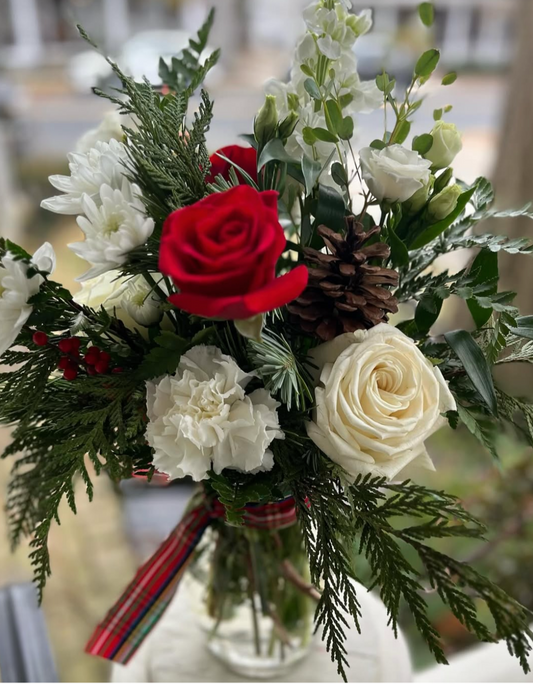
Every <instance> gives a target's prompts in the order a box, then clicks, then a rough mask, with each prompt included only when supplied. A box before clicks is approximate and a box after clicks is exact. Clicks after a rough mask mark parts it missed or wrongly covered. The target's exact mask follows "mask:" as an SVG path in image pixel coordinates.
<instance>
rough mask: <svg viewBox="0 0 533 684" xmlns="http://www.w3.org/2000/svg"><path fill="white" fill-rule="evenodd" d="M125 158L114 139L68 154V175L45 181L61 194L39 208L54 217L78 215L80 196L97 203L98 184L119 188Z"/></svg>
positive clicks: (80, 207) (122, 148)
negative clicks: (54, 215)
mask: <svg viewBox="0 0 533 684" xmlns="http://www.w3.org/2000/svg"><path fill="white" fill-rule="evenodd" d="M126 159H127V152H126V147H125V145H123V144H122V143H121V142H118V141H117V140H110V141H109V142H97V143H96V145H95V147H93V148H91V149H90V150H89V151H88V152H71V153H70V154H69V155H68V160H69V169H70V176H50V178H49V181H50V183H51V185H53V186H54V188H56V189H57V190H59V191H60V192H62V193H63V194H62V195H56V196H55V197H50V198H49V199H45V200H43V201H42V202H41V207H42V208H43V209H47V210H48V211H53V212H54V213H56V214H67V215H76V214H81V213H82V211H83V207H82V199H83V197H84V195H88V196H89V197H91V198H93V200H95V201H98V194H99V192H100V188H101V187H102V185H109V186H110V187H112V188H120V187H121V185H122V181H123V178H124V171H125V169H124V162H125V161H126Z"/></svg>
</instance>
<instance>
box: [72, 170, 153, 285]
mask: <svg viewBox="0 0 533 684" xmlns="http://www.w3.org/2000/svg"><path fill="white" fill-rule="evenodd" d="M140 192H141V191H140V188H138V187H137V186H136V185H134V184H132V183H130V182H129V181H128V180H127V179H126V178H124V179H123V181H122V189H121V190H114V189H113V188H112V187H111V186H109V185H103V186H102V187H101V188H100V195H99V199H100V201H99V202H98V203H97V202H95V201H94V200H93V198H92V197H90V196H89V195H84V196H83V198H82V210H83V213H84V214H85V216H80V217H78V225H79V227H80V228H81V229H82V231H83V233H84V235H85V240H84V241H83V242H75V243H73V244H71V245H69V247H70V249H71V250H72V251H73V252H74V253H75V254H77V255H78V256H79V257H81V258H82V259H85V260H86V261H88V262H89V263H90V264H92V265H93V267H92V268H91V269H89V270H88V271H87V273H85V274H84V275H83V276H81V277H80V278H78V280H79V281H84V280H88V279H89V278H95V277H96V276H98V275H101V274H102V273H105V272H106V271H110V270H112V269H115V268H116V267H117V266H121V265H122V264H124V263H125V262H126V259H127V257H128V253H129V252H131V251H132V250H133V249H135V248H136V247H139V246H140V245H143V244H144V243H145V242H146V240H148V238H149V237H150V235H151V234H152V233H153V231H154V227H155V224H154V221H153V220H152V219H151V218H147V217H146V215H145V214H144V205H143V203H142V201H141V200H140V199H139V195H140Z"/></svg>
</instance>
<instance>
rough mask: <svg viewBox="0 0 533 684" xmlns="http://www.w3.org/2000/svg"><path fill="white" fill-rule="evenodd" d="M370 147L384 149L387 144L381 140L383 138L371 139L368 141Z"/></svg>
mask: <svg viewBox="0 0 533 684" xmlns="http://www.w3.org/2000/svg"><path fill="white" fill-rule="evenodd" d="M432 144H433V143H432ZM370 147H372V148H373V149H374V150H384V149H385V148H386V147H387V145H386V143H384V142H383V140H379V139H376V140H372V142H371V143H370Z"/></svg>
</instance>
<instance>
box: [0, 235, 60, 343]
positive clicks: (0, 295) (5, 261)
mask: <svg viewBox="0 0 533 684" xmlns="http://www.w3.org/2000/svg"><path fill="white" fill-rule="evenodd" d="M30 263H31V266H33V267H35V268H36V269H37V270H39V271H42V272H43V273H53V271H54V270H55V266H56V257H55V253H54V250H53V248H52V245H51V244H50V243H49V242H45V243H44V245H43V246H42V247H40V248H39V249H38V250H37V251H36V252H35V254H34V255H33V258H32V260H31V262H30ZM28 268H29V266H28V264H27V263H26V262H24V261H22V260H20V259H16V258H15V257H14V256H13V254H11V253H10V252H7V253H6V254H5V255H4V256H3V257H2V259H1V260H0V356H1V355H2V354H3V353H4V352H5V351H7V350H8V349H9V348H10V347H11V346H12V345H13V344H14V342H15V341H16V339H17V337H18V336H19V333H20V331H21V330H22V328H23V327H24V325H25V324H26V322H27V320H28V318H29V317H30V316H31V313H32V311H33V306H32V305H31V304H29V303H28V302H29V300H30V299H31V298H32V297H33V296H34V295H36V294H37V293H38V292H39V289H40V287H41V285H42V284H43V282H44V278H43V276H42V275H40V274H36V275H34V276H32V277H31V278H28Z"/></svg>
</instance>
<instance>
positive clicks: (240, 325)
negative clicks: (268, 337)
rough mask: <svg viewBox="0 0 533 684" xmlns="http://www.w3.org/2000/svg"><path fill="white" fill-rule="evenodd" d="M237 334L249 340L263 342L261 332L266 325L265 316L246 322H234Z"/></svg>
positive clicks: (249, 319) (261, 315)
mask: <svg viewBox="0 0 533 684" xmlns="http://www.w3.org/2000/svg"><path fill="white" fill-rule="evenodd" d="M234 323H235V327H236V328H237V332H239V333H240V334H241V335H242V336H243V337H246V339H248V340H255V341H256V342H261V332H262V330H263V326H264V324H265V316H264V314H259V315H257V316H253V318H247V319H245V320H240V321H234Z"/></svg>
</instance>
